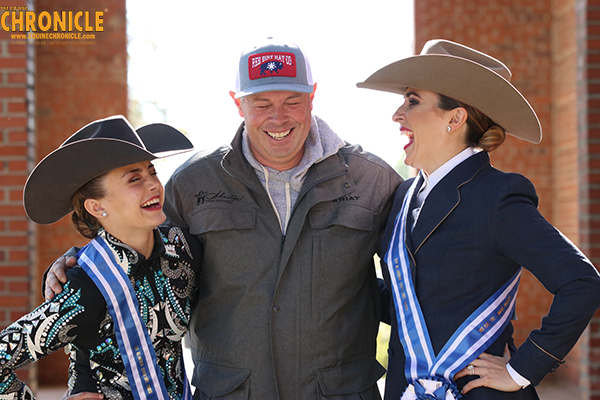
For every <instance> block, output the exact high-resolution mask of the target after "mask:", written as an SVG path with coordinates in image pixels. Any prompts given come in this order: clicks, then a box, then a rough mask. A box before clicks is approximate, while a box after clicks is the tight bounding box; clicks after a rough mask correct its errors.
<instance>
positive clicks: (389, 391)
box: [357, 40, 600, 400]
mask: <svg viewBox="0 0 600 400" xmlns="http://www.w3.org/2000/svg"><path fill="white" fill-rule="evenodd" d="M510 76H511V75H510V71H509V70H508V68H506V66H505V65H504V64H502V63H501V62H500V61H498V60H496V59H494V58H492V57H490V56H488V55H486V54H483V53H481V52H479V51H476V50H473V49H471V48H469V47H466V46H463V45H460V44H457V43H453V42H449V41H446V40H432V41H430V42H427V44H426V45H425V47H424V48H423V51H422V52H421V54H420V55H417V56H413V57H409V58H406V59H403V60H400V61H397V62H395V63H392V64H390V65H388V66H386V67H384V68H382V69H380V70H378V71H377V72H375V73H374V74H373V75H372V76H371V77H369V78H368V79H367V80H366V81H365V82H362V83H359V84H358V85H357V86H358V87H363V88H369V89H375V90H382V91H388V92H393V93H398V94H400V95H403V96H404V103H403V104H402V106H401V107H400V108H399V109H398V110H397V111H396V112H395V113H394V116H393V119H394V121H396V122H398V123H399V124H400V131H401V133H402V134H403V135H406V136H407V137H408V144H407V145H406V146H405V148H404V150H405V152H406V158H405V163H406V164H407V165H410V166H412V167H414V168H416V169H417V170H419V172H418V176H417V177H416V178H414V179H409V180H407V181H405V182H404V183H403V184H402V185H401V186H400V188H399V189H398V191H397V193H396V197H395V202H394V208H393V210H392V213H391V215H390V218H389V220H388V226H387V229H386V233H385V237H384V241H383V249H382V251H383V253H384V254H385V257H383V261H384V262H385V265H384V266H383V270H384V278H385V281H386V286H387V288H389V294H390V296H391V297H392V298H393V299H394V301H393V302H390V303H391V304H390V308H389V310H388V311H389V314H391V315H390V318H391V325H392V336H391V339H390V350H389V367H388V375H387V379H386V390H385V398H386V399H394V400H396V399H399V398H402V399H445V400H448V399H454V398H460V397H461V396H462V398H464V399H478V400H479V399H481V400H494V399H537V398H538V397H537V394H536V392H535V389H534V386H535V385H537V384H539V383H540V381H541V380H542V379H543V378H544V376H545V375H546V374H547V373H548V372H550V371H552V370H554V369H555V368H557V367H558V366H559V365H560V364H562V363H563V359H564V357H565V356H566V354H567V353H568V352H569V350H570V349H571V348H572V347H573V345H574V344H575V343H576V342H577V339H578V338H579V336H580V335H581V333H582V331H583V330H584V329H585V327H586V326H587V324H588V322H589V321H590V319H591V317H592V316H593V314H594V312H595V311H596V309H597V308H598V306H599V305H600V277H599V276H598V273H597V272H596V270H595V269H594V267H593V265H592V264H591V263H590V261H589V260H588V259H587V258H586V257H585V256H584V255H583V254H582V253H581V252H580V251H579V250H578V249H577V248H576V247H575V246H574V245H573V244H572V243H571V242H569V241H568V240H567V239H566V238H565V237H564V236H563V235H561V233H560V232H558V231H557V230H556V229H555V228H554V227H553V226H552V225H551V224H550V223H548V222H547V221H546V220H545V219H544V218H543V217H542V216H541V215H540V214H539V212H538V211H537V204H538V198H537V196H536V193H535V189H534V187H533V185H532V184H531V182H530V181H529V180H528V179H526V178H525V177H523V176H521V175H518V174H509V173H503V172H501V171H498V170H497V169H495V168H493V167H492V166H491V164H490V158H489V155H488V153H490V152H491V151H493V150H494V149H496V148H497V147H498V146H500V145H501V144H502V143H503V142H504V139H505V135H506V134H510V135H513V136H516V137H518V138H520V139H523V140H526V141H529V142H532V143H539V142H540V140H541V127H540V124H539V121H538V119H537V116H536V114H535V112H534V110H533V109H532V107H531V106H530V105H529V103H528V102H527V101H526V100H525V98H524V97H523V96H522V95H521V93H519V91H518V90H517V89H516V88H515V87H514V86H513V85H511V83H510V82H509V80H510ZM521 266H522V267H524V268H527V269H528V270H529V271H530V272H532V273H533V274H534V275H535V276H536V277H537V278H538V279H539V280H540V282H542V284H544V286H545V287H546V288H547V289H548V290H549V291H550V292H551V293H552V294H553V295H554V301H553V304H552V307H551V309H550V311H549V313H548V315H547V316H546V317H545V318H544V319H543V321H542V323H541V327H540V328H539V329H537V330H534V331H533V332H531V333H530V335H529V338H528V339H527V340H526V341H525V343H523V344H522V345H521V346H520V347H519V348H518V349H517V348H516V346H515V344H514V341H513V338H512V331H513V327H512V324H511V319H512V318H513V317H514V304H515V296H516V292H517V288H518V283H519V279H520V274H521Z"/></svg>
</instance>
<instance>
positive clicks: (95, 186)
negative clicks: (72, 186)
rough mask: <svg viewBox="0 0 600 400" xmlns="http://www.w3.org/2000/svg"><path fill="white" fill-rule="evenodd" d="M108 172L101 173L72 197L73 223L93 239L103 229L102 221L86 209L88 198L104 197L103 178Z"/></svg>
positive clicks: (86, 236) (83, 233)
mask: <svg viewBox="0 0 600 400" xmlns="http://www.w3.org/2000/svg"><path fill="white" fill-rule="evenodd" d="M105 175H106V174H103V175H100V176H98V177H96V178H94V179H92V180H91V181H89V182H88V183H86V184H85V185H83V186H82V187H80V188H79V189H78V190H77V191H76V192H75V194H73V197H72V198H71V207H72V208H73V213H72V214H71V223H72V224H73V227H74V228H75V230H76V231H77V232H79V234H80V235H81V236H83V237H85V238H88V239H93V238H95V237H96V235H97V234H98V231H99V230H100V229H102V225H101V224H100V221H98V219H97V218H96V217H94V216H93V215H92V214H90V213H89V212H88V211H87V210H86V209H85V201H86V199H101V198H102V197H104V195H105V192H104V185H102V181H103V178H104V176H105Z"/></svg>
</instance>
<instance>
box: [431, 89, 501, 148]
mask: <svg viewBox="0 0 600 400" xmlns="http://www.w3.org/2000/svg"><path fill="white" fill-rule="evenodd" d="M439 97H440V100H439V103H438V107H440V108H441V109H442V110H446V111H450V110H454V109H455V108H457V107H463V108H464V109H465V110H467V114H468V118H467V137H466V142H467V143H466V144H467V145H468V146H469V147H476V148H480V149H482V150H484V151H486V152H488V153H490V152H492V151H494V150H496V149H497V148H498V147H500V145H501V144H502V143H504V140H505V139H506V132H505V131H504V128H502V127H501V126H500V125H496V124H495V123H494V121H492V120H491V119H490V118H489V117H488V116H487V115H485V114H484V113H482V112H481V111H479V110H477V109H476V108H473V107H471V106H468V105H466V104H464V103H461V102H460V101H458V100H454V99H453V98H450V97H447V96H444V95H442V94H440V95H439Z"/></svg>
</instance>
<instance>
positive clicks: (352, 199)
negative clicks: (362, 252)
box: [333, 196, 360, 203]
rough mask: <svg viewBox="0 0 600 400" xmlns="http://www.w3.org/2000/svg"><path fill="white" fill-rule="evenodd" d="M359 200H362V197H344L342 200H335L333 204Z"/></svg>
mask: <svg viewBox="0 0 600 400" xmlns="http://www.w3.org/2000/svg"><path fill="white" fill-rule="evenodd" d="M359 199H360V196H342V197H340V198H337V199H335V200H333V203H341V202H342V201H355V200H359Z"/></svg>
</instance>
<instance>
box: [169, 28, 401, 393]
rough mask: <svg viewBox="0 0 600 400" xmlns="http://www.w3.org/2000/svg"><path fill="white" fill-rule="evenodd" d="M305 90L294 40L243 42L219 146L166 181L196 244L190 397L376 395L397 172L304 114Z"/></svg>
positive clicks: (308, 82) (177, 218)
mask: <svg viewBox="0 0 600 400" xmlns="http://www.w3.org/2000/svg"><path fill="white" fill-rule="evenodd" d="M269 63H271V64H270V66H269ZM315 91H316V84H315V83H313V80H312V76H311V72H310V66H309V63H308V60H307V58H306V56H305V54H304V53H303V52H302V51H301V50H300V49H299V48H298V47H297V46H295V45H294V44H292V43H281V42H277V41H275V40H273V39H268V40H266V42H265V43H261V44H260V45H257V46H252V47H250V48H249V49H247V50H246V51H244V52H243V53H242V56H241V59H240V63H239V71H238V79H237V87H236V91H235V92H230V94H231V96H232V98H233V100H234V101H235V104H236V106H237V109H238V113H239V114H240V115H241V116H242V117H243V118H244V123H242V125H241V126H240V128H239V129H238V131H237V133H236V135H235V137H234V138H233V141H232V143H231V146H224V147H222V148H220V149H218V150H217V151H215V152H212V153H210V154H197V155H195V156H194V157H192V158H191V159H190V160H188V161H187V162H186V163H185V164H184V165H182V166H181V167H180V168H179V169H178V170H177V171H176V172H175V173H174V174H173V176H172V177H171V180H170V181H169V183H167V187H166V203H167V204H166V207H165V212H166V214H167V216H168V219H169V223H170V224H172V225H181V226H187V227H189V229H190V231H191V233H193V234H195V235H197V237H198V238H199V240H200V242H201V243H202V245H203V247H204V256H203V257H204V258H203V260H202V278H203V279H202V282H201V284H200V289H199V301H198V304H197V306H196V310H195V312H194V313H193V318H192V322H191V326H190V334H191V347H192V356H193V360H194V367H195V369H194V376H193V379H192V384H193V385H194V386H195V387H196V389H197V392H196V398H199V399H208V398H215V397H218V398H219V399H234V398H235V399H249V398H250V399H286V400H287V399H289V400H296V399H320V398H323V397H324V396H327V398H331V399H336V398H345V399H349V398H357V399H358V398H362V399H379V398H380V396H379V392H378V390H377V385H376V383H377V380H378V379H379V378H380V377H381V375H382V374H383V373H384V369H383V368H382V367H381V366H380V365H379V364H378V363H377V361H376V359H375V349H376V336H377V329H378V324H379V316H380V302H379V292H378V286H377V279H376V275H375V268H374V265H373V255H374V254H375V253H376V252H378V250H379V247H380V235H381V233H382V230H383V229H384V225H385V221H386V218H387V215H388V214H389V211H390V203H391V199H392V195H393V193H394V191H395V189H396V188H397V186H398V185H399V184H400V182H401V178H400V177H399V176H398V174H397V173H396V172H395V171H394V170H393V169H392V168H391V167H390V166H389V165H387V164H386V163H385V162H383V161H382V160H381V159H379V158H377V157H375V156H373V155H372V154H369V153H366V152H364V151H363V150H362V149H361V148H360V147H359V146H352V145H349V144H347V143H345V142H344V141H343V140H342V139H340V137H339V136H338V135H337V134H336V133H334V132H333V131H332V130H331V128H330V127H329V126H328V125H327V124H326V123H325V122H324V121H323V120H321V119H319V118H318V117H316V116H313V115H312V102H313V98H314V95H315ZM209 193H210V194H213V195H212V196H211V195H208V194H209ZM200 194H202V195H200ZM200 198H202V201H200ZM223 199H231V200H230V201H224V200H223ZM340 199H346V201H339V200H340ZM330 396H331V397H330ZM338 396H339V397H338ZM361 396H362V397H361Z"/></svg>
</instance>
